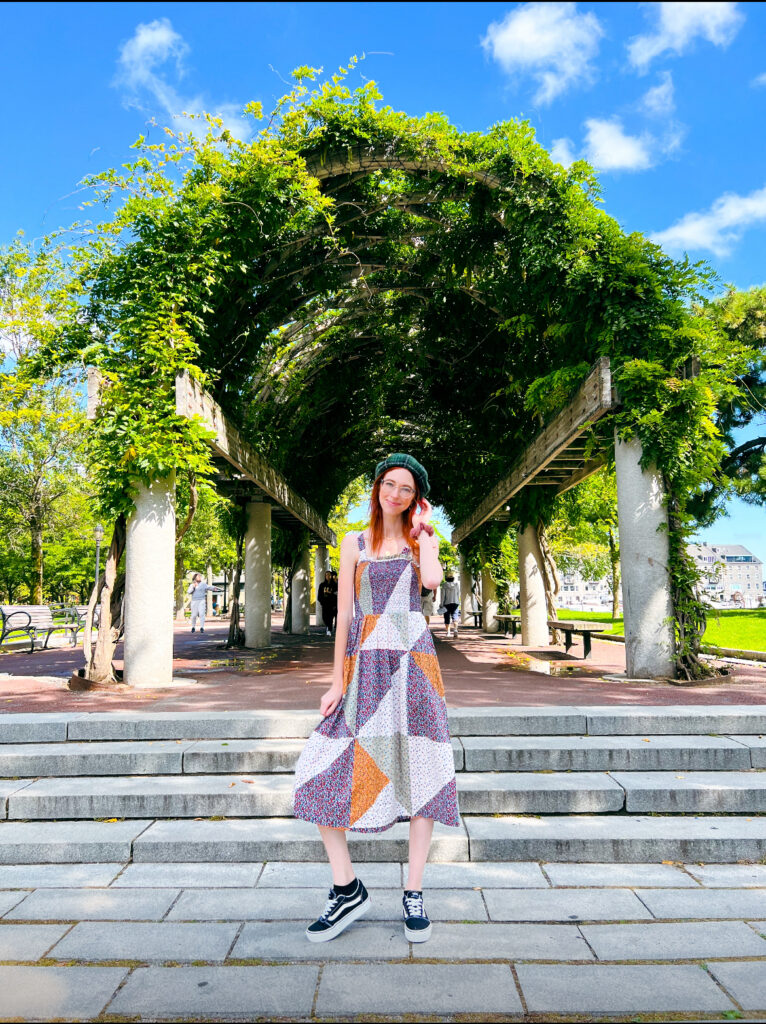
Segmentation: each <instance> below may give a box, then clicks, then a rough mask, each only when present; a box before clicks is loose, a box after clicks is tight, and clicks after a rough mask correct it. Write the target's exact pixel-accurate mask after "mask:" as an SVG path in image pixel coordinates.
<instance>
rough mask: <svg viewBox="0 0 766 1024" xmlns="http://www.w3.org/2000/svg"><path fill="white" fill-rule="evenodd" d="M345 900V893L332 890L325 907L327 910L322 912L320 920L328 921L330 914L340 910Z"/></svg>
mask: <svg viewBox="0 0 766 1024" xmlns="http://www.w3.org/2000/svg"><path fill="white" fill-rule="evenodd" d="M344 899H345V897H344V895H343V893H340V892H336V891H335V890H334V889H330V892H329V895H328V897H327V904H326V905H325V908H324V910H323V911H322V913H321V915H320V917H319V920H320V921H326V920H327V918H328V917H329V916H330V914H332V912H333V911H334V910H337V909H338V907H339V906H340V904H341V903H342V902H343V900H344Z"/></svg>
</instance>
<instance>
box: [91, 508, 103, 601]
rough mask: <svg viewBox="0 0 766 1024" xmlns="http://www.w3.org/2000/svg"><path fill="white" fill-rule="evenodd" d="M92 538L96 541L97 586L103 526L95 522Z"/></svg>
mask: <svg viewBox="0 0 766 1024" xmlns="http://www.w3.org/2000/svg"><path fill="white" fill-rule="evenodd" d="M93 539H94V540H95V542H96V588H98V577H99V574H100V572H101V541H102V540H103V539H104V527H103V526H102V525H101V523H96V525H95V527H94V529H93Z"/></svg>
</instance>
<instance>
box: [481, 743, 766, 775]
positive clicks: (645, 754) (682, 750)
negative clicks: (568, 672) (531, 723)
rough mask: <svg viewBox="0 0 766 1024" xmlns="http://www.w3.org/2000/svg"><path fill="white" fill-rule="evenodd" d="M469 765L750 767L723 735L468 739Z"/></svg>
mask: <svg viewBox="0 0 766 1024" xmlns="http://www.w3.org/2000/svg"><path fill="white" fill-rule="evenodd" d="M462 743H463V747H464V749H465V767H466V771H469V772H491V771H527V772H532V771H548V770H552V771H618V770H623V771H657V770H670V769H679V770H683V769H686V770H689V769H698V770H705V769H708V770H716V771H732V770H736V769H738V768H739V769H745V768H750V766H751V755H750V751H749V750H748V749H747V748H746V747H745V746H744V745H743V744H742V743H738V742H735V740H734V739H730V738H728V737H724V736H644V737H642V736H493V737H484V736H466V737H464V738H463V740H462Z"/></svg>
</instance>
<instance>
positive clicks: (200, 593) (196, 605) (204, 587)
mask: <svg viewBox="0 0 766 1024" xmlns="http://www.w3.org/2000/svg"><path fill="white" fill-rule="evenodd" d="M220 592H221V591H220V587H214V586H212V585H211V584H210V583H203V582H202V573H201V572H195V574H194V575H193V576H192V581H191V583H190V584H189V588H188V590H187V594H189V597H190V603H191V631H192V633H194V632H196V630H195V627H196V625H197V623H199V631H200V633H204V632H205V612H206V610H207V595H208V594H220Z"/></svg>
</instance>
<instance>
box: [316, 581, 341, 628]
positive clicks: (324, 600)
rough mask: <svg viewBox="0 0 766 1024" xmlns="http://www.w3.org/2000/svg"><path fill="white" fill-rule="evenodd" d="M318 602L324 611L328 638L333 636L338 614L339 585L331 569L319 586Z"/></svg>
mask: <svg viewBox="0 0 766 1024" xmlns="http://www.w3.org/2000/svg"><path fill="white" fill-rule="evenodd" d="M317 600H318V601H319V606H320V607H321V609H322V621H323V622H324V625H325V629H326V630H327V636H332V629H333V625H334V622H335V619H336V617H337V614H338V585H337V583H336V582H335V580H334V579H333V572H332V570H331V569H328V570H327V572H326V573H325V574H324V580H323V581H322V582H321V583H320V584H319V590H318V592H317Z"/></svg>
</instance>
